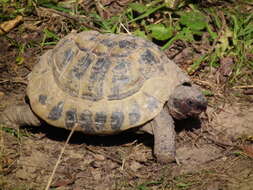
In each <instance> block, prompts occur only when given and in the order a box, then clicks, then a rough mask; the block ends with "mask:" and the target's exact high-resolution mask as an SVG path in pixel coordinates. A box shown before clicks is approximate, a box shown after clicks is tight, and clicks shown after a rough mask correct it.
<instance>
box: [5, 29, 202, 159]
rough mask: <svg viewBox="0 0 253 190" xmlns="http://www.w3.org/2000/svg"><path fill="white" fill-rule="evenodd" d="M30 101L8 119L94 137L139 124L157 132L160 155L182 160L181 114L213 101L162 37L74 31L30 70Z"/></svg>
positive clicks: (193, 113)
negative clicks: (178, 146) (163, 46)
mask: <svg viewBox="0 0 253 190" xmlns="http://www.w3.org/2000/svg"><path fill="white" fill-rule="evenodd" d="M26 96H27V97H28V99H29V101H28V102H27V103H24V104H22V105H13V106H10V107H7V108H6V109H5V111H3V113H2V114H1V120H2V121H4V123H5V124H8V125H17V126H21V125H32V126H39V125H41V123H42V122H44V121H45V122H46V123H48V124H50V125H52V126H56V127H62V128H67V129H72V128H73V127H74V126H75V125H78V126H77V127H76V130H77V131H82V132H83V133H85V134H92V135H110V134H116V133H119V132H122V131H125V130H127V129H132V128H136V129H139V130H142V131H146V132H148V133H150V134H152V135H154V155H155V157H156V158H157V160H158V161H159V162H161V163H169V162H171V161H174V160H175V156H176V150H175V130H174V120H173V118H175V119H184V118H187V117H196V116H198V115H199V114H200V113H201V112H203V111H205V109H206V107H207V100H206V98H205V97H204V95H203V94H202V93H201V91H200V89H199V87H198V86H196V85H194V84H192V82H191V80H190V78H189V76H188V75H187V74H185V73H184V72H183V71H182V70H181V69H180V68H179V67H178V66H177V65H176V64H175V63H174V62H173V61H171V60H170V59H168V58H167V56H166V55H165V53H164V52H162V51H161V50H160V49H159V47H158V46H157V45H155V44H154V43H152V42H150V41H147V40H144V39H142V38H140V37H135V36H132V35H128V34H101V33H98V32H96V31H84V32H80V33H77V32H71V33H70V34H68V35H67V36H65V37H64V38H62V39H61V40H60V41H59V42H58V44H57V45H56V46H55V48H53V49H51V50H48V51H47V52H46V53H45V54H43V55H42V56H41V57H40V60H39V62H38V63H37V64H36V65H35V66H34V68H33V70H32V72H31V73H30V74H29V76H28V86H27V91H26Z"/></svg>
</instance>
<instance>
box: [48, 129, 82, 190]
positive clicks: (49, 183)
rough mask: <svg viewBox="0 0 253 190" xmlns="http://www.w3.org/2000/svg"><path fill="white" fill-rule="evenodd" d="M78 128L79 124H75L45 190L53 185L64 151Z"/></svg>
mask: <svg viewBox="0 0 253 190" xmlns="http://www.w3.org/2000/svg"><path fill="white" fill-rule="evenodd" d="M77 126H78V124H75V125H74V127H73V128H72V130H71V131H70V133H69V136H68V138H67V140H66V142H65V144H64V146H63V147H62V150H61V153H60V155H59V157H58V160H57V162H56V164H55V166H54V169H53V171H52V174H51V176H50V178H49V180H48V183H47V186H46V188H45V190H48V189H49V188H50V185H51V183H52V181H53V178H54V175H55V172H56V169H57V168H58V166H59V164H60V162H61V158H62V155H63V153H64V151H65V149H66V146H67V144H68V142H69V140H70V138H71V136H72V134H73V133H74V131H75V129H76V128H77Z"/></svg>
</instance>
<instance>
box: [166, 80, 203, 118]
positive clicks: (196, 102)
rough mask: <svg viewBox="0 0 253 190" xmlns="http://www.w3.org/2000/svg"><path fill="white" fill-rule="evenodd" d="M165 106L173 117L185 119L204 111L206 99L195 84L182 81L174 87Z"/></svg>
mask: <svg viewBox="0 0 253 190" xmlns="http://www.w3.org/2000/svg"><path fill="white" fill-rule="evenodd" d="M167 106H168V108H169V111H170V114H171V115H172V116H173V117H174V118H175V119H185V118H188V117H196V116H198V115H199V114H200V113H201V112H203V111H205V110H206V107H207V100H206V98H205V97H204V95H203V94H202V93H201V91H200V90H199V88H198V87H197V86H196V85H192V84H190V83H183V84H182V85H179V86H177V87H176V88H175V90H174V92H173V93H172V94H171V96H170V98H169V101H168V103H167Z"/></svg>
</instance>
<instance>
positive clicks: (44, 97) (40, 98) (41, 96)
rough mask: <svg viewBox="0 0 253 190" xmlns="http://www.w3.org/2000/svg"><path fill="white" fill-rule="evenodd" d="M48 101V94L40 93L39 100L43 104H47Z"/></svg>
mask: <svg viewBox="0 0 253 190" xmlns="http://www.w3.org/2000/svg"><path fill="white" fill-rule="evenodd" d="M46 101H47V96H46V95H43V94H40V95H39V102H40V103H41V104H42V105H45V104H46Z"/></svg>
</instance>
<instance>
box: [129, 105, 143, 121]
mask: <svg viewBox="0 0 253 190" xmlns="http://www.w3.org/2000/svg"><path fill="white" fill-rule="evenodd" d="M128 117H129V123H130V125H134V124H136V123H137V122H138V121H139V120H140V118H141V113H140V106H139V105H138V103H137V102H133V103H132V105H131V109H130V113H129V114H128Z"/></svg>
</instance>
